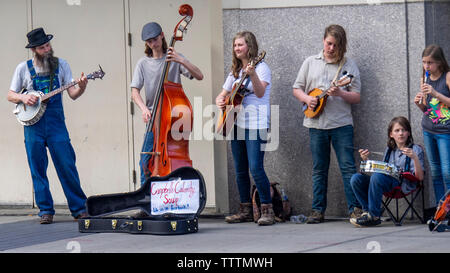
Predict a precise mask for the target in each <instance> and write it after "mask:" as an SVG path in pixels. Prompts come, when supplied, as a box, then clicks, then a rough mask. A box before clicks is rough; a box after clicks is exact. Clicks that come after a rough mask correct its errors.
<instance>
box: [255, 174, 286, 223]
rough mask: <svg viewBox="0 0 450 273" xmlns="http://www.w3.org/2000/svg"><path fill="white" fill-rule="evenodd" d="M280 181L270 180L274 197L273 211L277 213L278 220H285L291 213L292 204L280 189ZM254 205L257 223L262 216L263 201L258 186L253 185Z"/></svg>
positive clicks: (271, 192)
mask: <svg viewBox="0 0 450 273" xmlns="http://www.w3.org/2000/svg"><path fill="white" fill-rule="evenodd" d="M278 185H279V183H278V182H270V196H271V197H272V206H273V212H274V213H275V221H276V222H284V221H286V220H287V219H289V217H290V215H291V206H290V203H289V200H288V198H287V196H286V194H285V193H284V191H283V193H282V192H280V190H279V189H278ZM251 194H252V195H251V196H252V205H253V220H254V221H255V223H256V222H257V221H258V219H259V218H260V217H261V201H260V199H259V193H258V190H257V189H256V186H255V185H253V186H252V192H251Z"/></svg>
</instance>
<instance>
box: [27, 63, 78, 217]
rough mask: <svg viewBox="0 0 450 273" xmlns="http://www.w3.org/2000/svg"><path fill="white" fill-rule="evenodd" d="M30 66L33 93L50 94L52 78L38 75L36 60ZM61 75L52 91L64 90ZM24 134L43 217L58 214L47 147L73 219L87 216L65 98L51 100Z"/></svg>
mask: <svg viewBox="0 0 450 273" xmlns="http://www.w3.org/2000/svg"><path fill="white" fill-rule="evenodd" d="M27 65H28V69H29V71H30V75H31V80H32V81H33V89H34V90H36V91H41V92H43V93H48V92H49V86H50V76H49V75H47V76H41V75H37V74H36V71H35V69H34V67H33V62H32V60H29V61H28V62H27ZM58 74H59V66H58V68H57V69H56V71H55V75H54V79H53V84H52V85H53V86H52V90H54V89H57V88H59V87H60V83H59V78H58ZM24 134H25V148H26V151H27V158H28V164H29V166H30V171H31V176H32V179H33V187H34V194H35V198H36V204H37V206H38V207H39V210H40V212H39V216H42V215H43V214H50V215H54V214H55V210H54V208H53V199H52V195H51V193H50V188H49V181H48V178H47V166H48V157H47V149H46V148H45V147H46V146H47V147H48V150H49V152H50V155H51V157H52V160H53V164H54V165H55V169H56V172H57V174H58V178H59V180H60V182H61V185H62V188H63V191H64V194H65V196H66V198H67V203H68V206H69V209H70V211H71V213H72V216H74V217H76V216H78V215H79V214H80V213H82V212H85V211H86V208H85V202H86V196H85V194H84V193H83V190H82V189H81V186H80V179H79V176H78V171H77V168H76V166H75V151H74V150H73V147H72V145H71V144H70V139H69V133H68V131H67V128H66V124H65V122H64V110H63V105H62V95H61V94H58V95H55V96H53V97H52V98H50V99H49V102H48V104H47V110H46V111H45V113H44V115H43V116H42V118H41V119H40V120H39V121H38V122H37V123H35V124H34V125H31V126H24Z"/></svg>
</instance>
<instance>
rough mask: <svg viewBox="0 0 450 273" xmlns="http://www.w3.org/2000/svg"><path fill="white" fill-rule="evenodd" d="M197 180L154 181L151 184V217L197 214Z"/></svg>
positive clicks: (198, 197)
mask: <svg viewBox="0 0 450 273" xmlns="http://www.w3.org/2000/svg"><path fill="white" fill-rule="evenodd" d="M199 185H200V182H199V180H198V179H187V180H182V179H181V178H179V179H177V180H170V181H155V182H152V183H151V187H150V195H151V202H150V204H151V205H150V206H151V212H152V215H161V214H164V213H178V214H181V213H183V214H185V213H193V214H195V213H197V211H198V209H199V206H200V194H199V193H200V186H199Z"/></svg>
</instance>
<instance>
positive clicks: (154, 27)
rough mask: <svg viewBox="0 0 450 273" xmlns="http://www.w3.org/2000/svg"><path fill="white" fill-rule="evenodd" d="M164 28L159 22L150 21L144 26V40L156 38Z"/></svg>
mask: <svg viewBox="0 0 450 273" xmlns="http://www.w3.org/2000/svg"><path fill="white" fill-rule="evenodd" d="M161 32H162V28H161V26H160V25H159V24H158V23H155V22H150V23H148V24H146V25H145V26H144V27H143V28H142V41H147V40H148V39H152V38H155V37H156V36H158V35H159V34H161Z"/></svg>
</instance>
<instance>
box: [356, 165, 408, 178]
mask: <svg viewBox="0 0 450 273" xmlns="http://www.w3.org/2000/svg"><path fill="white" fill-rule="evenodd" d="M360 171H361V173H364V174H367V175H371V174H372V173H382V174H385V175H389V176H391V177H393V178H395V179H397V180H399V179H400V171H399V170H398V169H397V167H395V165H394V164H391V163H386V162H383V161H376V160H366V161H361V165H360Z"/></svg>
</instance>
